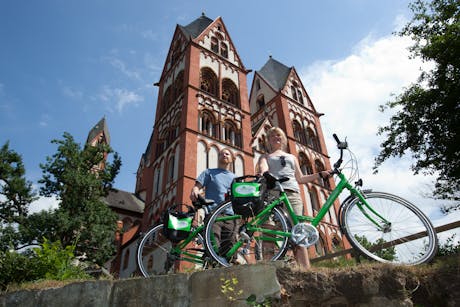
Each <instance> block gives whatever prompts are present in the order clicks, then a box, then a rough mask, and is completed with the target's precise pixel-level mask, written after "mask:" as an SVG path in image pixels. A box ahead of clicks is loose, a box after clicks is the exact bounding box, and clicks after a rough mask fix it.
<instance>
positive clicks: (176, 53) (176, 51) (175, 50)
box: [171, 41, 180, 66]
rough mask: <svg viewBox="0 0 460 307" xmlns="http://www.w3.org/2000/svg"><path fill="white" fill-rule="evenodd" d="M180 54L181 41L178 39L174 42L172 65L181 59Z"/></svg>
mask: <svg viewBox="0 0 460 307" xmlns="http://www.w3.org/2000/svg"><path fill="white" fill-rule="evenodd" d="M179 55H180V42H179V41H176V42H175V43H174V47H173V50H172V52H171V66H173V65H174V64H175V63H176V62H177V61H178V60H179Z"/></svg>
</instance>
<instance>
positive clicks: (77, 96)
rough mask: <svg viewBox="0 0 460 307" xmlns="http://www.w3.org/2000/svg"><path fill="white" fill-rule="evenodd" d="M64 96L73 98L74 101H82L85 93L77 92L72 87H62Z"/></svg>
mask: <svg viewBox="0 0 460 307" xmlns="http://www.w3.org/2000/svg"><path fill="white" fill-rule="evenodd" d="M61 91H62V94H64V96H66V97H69V98H72V99H81V98H82V97H83V92H82V91H79V90H75V89H73V88H71V87H70V86H62V87H61Z"/></svg>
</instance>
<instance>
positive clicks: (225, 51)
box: [220, 42, 228, 59]
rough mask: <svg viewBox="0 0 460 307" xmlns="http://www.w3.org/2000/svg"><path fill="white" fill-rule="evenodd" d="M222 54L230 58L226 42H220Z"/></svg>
mask: <svg viewBox="0 0 460 307" xmlns="http://www.w3.org/2000/svg"><path fill="white" fill-rule="evenodd" d="M220 55H221V56H223V57H224V58H226V59H227V58H228V47H227V44H226V43H224V42H220Z"/></svg>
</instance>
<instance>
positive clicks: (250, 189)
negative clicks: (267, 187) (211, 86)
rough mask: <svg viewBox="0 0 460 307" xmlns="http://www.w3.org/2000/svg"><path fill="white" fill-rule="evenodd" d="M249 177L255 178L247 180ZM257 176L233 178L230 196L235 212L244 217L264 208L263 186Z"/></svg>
mask: <svg viewBox="0 0 460 307" xmlns="http://www.w3.org/2000/svg"><path fill="white" fill-rule="evenodd" d="M248 178H251V179H253V180H251V181H245V180H247V179H248ZM257 178H258V177H255V176H243V177H237V178H235V179H233V182H232V186H231V191H230V197H231V201H232V208H233V212H235V214H239V215H242V216H243V217H249V216H254V215H256V214H257V213H259V212H260V211H261V210H262V208H263V200H262V195H263V188H262V184H261V183H260V182H257V181H256V180H255V179H257Z"/></svg>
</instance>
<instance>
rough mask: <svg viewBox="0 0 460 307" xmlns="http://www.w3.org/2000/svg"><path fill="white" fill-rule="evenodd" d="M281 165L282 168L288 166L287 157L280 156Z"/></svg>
mask: <svg viewBox="0 0 460 307" xmlns="http://www.w3.org/2000/svg"><path fill="white" fill-rule="evenodd" d="M280 163H281V166H282V167H285V166H286V157H285V156H280Z"/></svg>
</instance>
